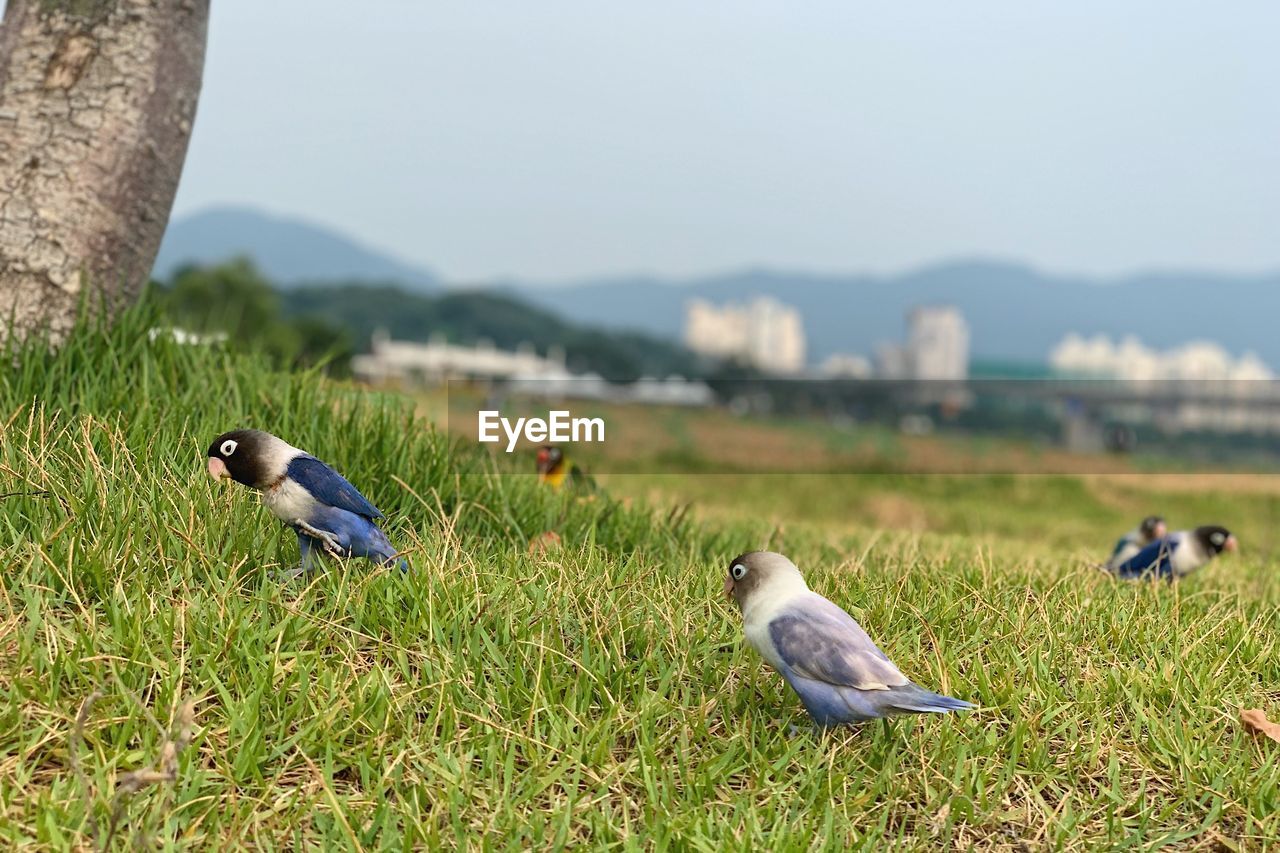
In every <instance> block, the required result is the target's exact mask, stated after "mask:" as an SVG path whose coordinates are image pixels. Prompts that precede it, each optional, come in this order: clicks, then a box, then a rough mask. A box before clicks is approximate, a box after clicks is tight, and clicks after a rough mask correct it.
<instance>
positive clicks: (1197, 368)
mask: <svg viewBox="0 0 1280 853" xmlns="http://www.w3.org/2000/svg"><path fill="white" fill-rule="evenodd" d="M1049 365H1050V366H1051V367H1052V368H1053V369H1054V370H1055V371H1057V372H1058V373H1061V374H1065V375H1068V376H1079V377H1094V378H1101V379H1123V380H1126V381H1131V382H1154V381H1167V380H1202V381H1221V380H1227V379H1229V380H1254V381H1267V380H1271V379H1274V378H1276V375H1275V373H1274V372H1273V371H1272V370H1271V368H1270V367H1268V366H1267V365H1266V364H1265V363H1264V362H1263V361H1262V359H1260V358H1259V357H1258V356H1257V355H1255V354H1254V353H1251V352H1246V353H1245V354H1244V355H1242V356H1240V357H1239V358H1235V357H1233V356H1232V355H1231V353H1229V352H1227V351H1226V350H1225V349H1224V348H1223V347H1221V346H1220V345H1218V344H1216V343H1213V342H1212V341H1189V342H1188V343H1186V344H1184V345H1182V346H1180V347H1177V348H1175V349H1171V350H1164V351H1161V350H1156V349H1153V348H1152V347H1149V346H1147V345H1145V344H1144V343H1142V341H1140V340H1138V339H1137V338H1136V337H1133V336H1127V337H1125V338H1124V339H1123V340H1121V341H1119V342H1117V343H1113V342H1112V341H1111V339H1110V338H1108V337H1107V336H1106V335H1096V336H1094V337H1091V338H1085V337H1083V336H1082V335H1078V334H1075V333H1071V334H1069V335H1067V336H1066V337H1065V338H1063V339H1062V341H1061V342H1060V343H1059V344H1058V345H1057V346H1056V347H1054V348H1053V350H1052V351H1051V352H1050V353H1049Z"/></svg>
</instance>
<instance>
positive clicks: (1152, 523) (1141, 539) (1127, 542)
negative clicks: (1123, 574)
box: [1106, 515, 1169, 571]
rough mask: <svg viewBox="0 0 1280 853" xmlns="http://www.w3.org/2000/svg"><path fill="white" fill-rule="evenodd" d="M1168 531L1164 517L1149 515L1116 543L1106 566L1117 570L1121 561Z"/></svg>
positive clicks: (1134, 554) (1132, 555)
mask: <svg viewBox="0 0 1280 853" xmlns="http://www.w3.org/2000/svg"><path fill="white" fill-rule="evenodd" d="M1168 532H1169V531H1168V528H1167V527H1166V526H1165V523H1164V519H1163V518H1161V517H1160V516H1158V515H1149V516H1147V517H1146V518H1144V519H1142V523H1141V524H1139V525H1138V526H1137V527H1135V528H1133V530H1130V531H1129V532H1128V533H1126V534H1125V535H1124V536H1121V537H1120V541H1119V542H1117V543H1116V547H1115V548H1113V549H1112V551H1111V557H1110V558H1109V559H1108V560H1107V562H1106V568H1107V569H1108V570H1109V571H1115V570H1116V569H1117V568H1119V567H1120V564H1121V563H1124V562H1126V561H1128V560H1129V559H1130V558H1132V557H1135V556H1137V554H1138V552H1139V551H1141V550H1142V549H1143V548H1145V547H1147V546H1148V545H1150V544H1151V543H1152V542H1154V541H1156V540H1157V539H1161V538H1163V537H1164V535H1165V534H1166V533H1168Z"/></svg>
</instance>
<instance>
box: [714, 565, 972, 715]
mask: <svg viewBox="0 0 1280 853" xmlns="http://www.w3.org/2000/svg"><path fill="white" fill-rule="evenodd" d="M724 593H725V595H726V596H731V597H732V598H733V600H734V601H736V602H737V604H738V607H739V609H740V610H741V611H742V626H743V629H744V630H745V632H746V636H747V642H748V643H749V644H750V645H751V647H752V648H754V649H755V650H756V651H757V652H759V653H760V656H761V657H762V658H764V659H765V661H767V662H768V663H769V665H770V666H772V667H773V668H774V669H776V670H777V671H778V673H779V674H780V675H781V676H782V677H783V679H784V680H785V681H786V682H787V684H789V685H791V689H793V690H795V692H796V693H797V694H798V695H799V696H800V701H801V702H802V703H804V707H805V710H807V711H808V712H809V716H811V717H812V718H813V720H814V722H816V723H817V724H818V725H820V726H824V727H827V726H837V725H841V724H844V723H857V722H863V721H865V720H876V719H881V718H883V717H889V716H893V715H896V714H924V713H945V712H947V711H962V710H965V709H967V708H972V707H974V706H973V705H971V704H970V703H968V702H963V701H961V700H959V699H952V698H951V697H950V696H943V695H941V694H939V693H934V692H932V691H929V690H925V689H924V688H923V687H917V686H916V685H914V684H912V683H911V681H910V680H909V679H908V678H907V677H906V676H905V675H903V674H902V672H901V671H900V670H899V669H898V668H897V667H896V666H894V664H893V661H891V660H889V658H888V657H887V656H886V655H885V653H884V652H882V651H880V649H878V648H877V647H876V644H875V643H873V642H871V638H870V637H868V636H867V632H866V631H864V630H862V627H861V626H860V625H858V623H857V622H855V621H854V619H853V617H852V616H850V615H849V614H848V613H845V612H844V611H843V610H841V609H840V608H839V607H837V606H836V605H834V604H832V603H831V602H830V601H828V600H827V599H825V598H823V597H822V596H821V595H818V594H817V593H816V592H812V591H810V589H809V586H808V584H806V583H805V582H804V578H803V577H801V575H800V570H799V569H797V568H796V566H795V564H794V563H792V562H791V561H790V560H788V559H787V558H786V557H784V556H782V555H781V554H774V553H772V552H769V551H750V552H748V553H746V554H743V555H742V556H740V557H738V558H736V559H735V560H733V562H731V563H730V564H729V575H728V577H727V578H725V582H724Z"/></svg>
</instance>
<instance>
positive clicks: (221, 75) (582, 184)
mask: <svg viewBox="0 0 1280 853" xmlns="http://www.w3.org/2000/svg"><path fill="white" fill-rule="evenodd" d="M1224 11H1226V10H1224V9H1222V8H1220V7H1219V8H1210V7H1203V6H1200V5H1197V4H1192V3H1189V2H1159V3H1156V2H1150V1H1149V0H1142V2H1133V3H1127V4H1123V5H1121V6H1117V5H1115V4H1110V3H1106V4H1104V3H1100V2H1085V3H1075V4H1070V5H1069V6H1061V5H1056V4H1055V5H1051V4H1044V3H1026V2H1013V0H999V1H998V2H997V1H996V0H987V2H981V3H975V4H963V5H929V6H927V7H926V6H914V7H889V6H877V7H868V6H851V5H849V4H844V3H837V2H827V0H821V2H817V1H816V0H815V2H812V3H808V4H804V5H803V6H800V5H793V4H782V3H761V2H737V3H724V2H720V3H709V4H698V5H687V4H678V3H674V2H669V1H668V0H660V2H649V3H645V4H618V3H606V4H598V3H597V4H587V3H582V2H578V3H569V2H555V1H554V0H552V1H551V2H542V3H538V4H497V3H492V2H487V0H485V2H468V3H416V2H409V0H380V2H374V3H368V4H364V5H362V6H361V7H359V11H357V7H356V6H353V5H352V4H351V3H349V2H341V3H339V2H336V0H307V2H302V0H273V2H271V3H261V2H249V0H217V2H214V3H213V10H212V23H211V31H210V41H209V54H208V64H207V66H206V72H205V84H204V93H203V96H202V99H201V103H200V109H199V116H198V119H197V123H196V129H195V135H194V138H193V141H192V146H191V151H190V155H189V158H188V161H187V166H186V173H185V175H184V178H183V182H182V186H181V189H180V191H179V196H178V201H177V204H176V206H175V215H181V214H183V213H189V212H192V211H195V210H198V209H201V208H204V207H206V206H209V205H214V204H226V203H237V204H250V205H255V206H259V207H262V208H264V209H266V210H269V211H273V212H276V213H282V214H288V215H294V216H299V217H301V218H304V219H309V220H312V221H315V222H318V223H322V224H327V225H331V226H336V227H338V228H341V229H342V230H344V231H346V232H348V233H351V234H353V235H355V236H356V237H358V238H359V239H361V240H362V241H364V242H366V243H368V244H369V245H371V246H374V247H379V248H385V249H389V250H391V251H393V252H395V253H396V254H398V255H399V256H401V257H402V258H404V259H406V260H409V261H412V262H415V263H419V264H422V265H426V266H430V267H431V268H433V269H435V270H438V271H439V272H440V273H441V274H442V275H443V276H445V277H446V278H447V279H449V280H454V281H459V280H462V281H465V280H483V279H490V278H495V277H505V276H518V277H520V278H523V279H525V280H529V279H540V280H545V281H559V280H565V279H572V278H581V277H587V276H592V275H600V274H621V273H629V272H651V273H656V274H661V275H669V276H683V275H694V274H700V273H707V272H714V271H720V270H724V269H731V268H742V267H745V266H754V265H761V266H769V267H777V268H799V269H811V270H853V271H864V270H866V271H878V272H884V271H891V270H900V269H904V268H910V267H915V266H919V265H921V264H925V263H929V262H932V261H936V260H939V259H943V258H951V257H973V256H991V257H996V258H1007V259H1016V260H1022V261H1027V262H1029V263H1032V264H1034V265H1037V266H1039V267H1041V268H1044V269H1049V270H1067V271H1071V272H1077V273H1084V274H1090V275H1103V276H1108V275H1115V274H1120V273H1124V272H1130V271H1134V270H1145V269H1152V268H1160V269H1170V268H1196V269H1214V270H1222V271H1227V272H1258V271H1263V270H1268V269H1274V268H1276V267H1278V266H1280V249H1278V248H1277V243H1276V241H1275V223H1276V222H1280V110H1277V109H1276V108H1275V106H1274V104H1273V101H1272V89H1273V86H1274V84H1275V82H1276V81H1277V79H1278V77H1280V74H1278V72H1280V54H1278V53H1277V52H1276V51H1275V50H1274V47H1273V45H1272V41H1273V39H1274V33H1275V32H1277V30H1278V29H1280V6H1276V5H1274V4H1265V3H1262V2H1256V1H1255V2H1244V3H1240V4H1234V5H1232V6H1231V7H1230V14H1229V15H1228V14H1224Z"/></svg>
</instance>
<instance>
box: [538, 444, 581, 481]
mask: <svg viewBox="0 0 1280 853" xmlns="http://www.w3.org/2000/svg"><path fill="white" fill-rule="evenodd" d="M537 464H538V482H539V483H545V484H546V485H548V486H550V487H551V488H553V489H558V488H560V487H561V486H563V485H564V482H565V480H566V479H567V480H568V481H569V484H570V485H571V486H572V487H573V488H574V489H579V490H583V491H594V490H595V480H593V479H592V478H591V476H590V475H588V474H587V473H586V472H585V471H583V470H582V469H581V468H579V467H578V466H577V465H574V464H573V463H572V462H570V461H569V459H568V458H567V457H566V456H565V455H564V451H563V450H561V449H560V448H558V447H556V446H554V445H551V444H544V445H542V446H541V447H539V448H538V463H537Z"/></svg>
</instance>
